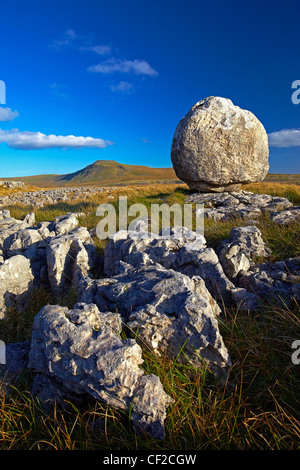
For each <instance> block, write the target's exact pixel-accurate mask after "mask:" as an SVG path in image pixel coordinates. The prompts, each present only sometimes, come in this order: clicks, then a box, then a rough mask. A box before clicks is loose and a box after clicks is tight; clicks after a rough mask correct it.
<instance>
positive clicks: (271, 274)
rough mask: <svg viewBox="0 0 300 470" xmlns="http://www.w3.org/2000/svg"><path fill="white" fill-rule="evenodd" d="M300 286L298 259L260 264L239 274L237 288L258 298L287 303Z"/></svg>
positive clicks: (299, 259) (299, 260)
mask: <svg viewBox="0 0 300 470" xmlns="http://www.w3.org/2000/svg"><path fill="white" fill-rule="evenodd" d="M299 285H300V257H296V258H289V259H285V260H283V261H278V262H275V263H261V264H256V265H254V266H252V267H251V268H250V269H249V270H248V271H247V272H243V273H241V276H240V278H239V286H240V287H243V288H245V289H247V291H249V292H253V293H255V294H256V295H258V296H259V297H260V298H264V299H266V300H269V299H271V300H274V299H276V298H280V299H282V300H285V301H289V300H290V299H291V298H292V297H293V296H294V295H295V294H296V292H297V286H298V288H299Z"/></svg>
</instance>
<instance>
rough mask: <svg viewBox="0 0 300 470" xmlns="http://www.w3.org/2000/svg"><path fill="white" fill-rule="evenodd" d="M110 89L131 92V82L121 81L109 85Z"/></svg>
mask: <svg viewBox="0 0 300 470" xmlns="http://www.w3.org/2000/svg"><path fill="white" fill-rule="evenodd" d="M110 89H111V91H119V92H120V93H127V94H128V93H132V92H133V85H132V83H128V82H124V81H121V82H119V83H118V84H117V85H111V87H110Z"/></svg>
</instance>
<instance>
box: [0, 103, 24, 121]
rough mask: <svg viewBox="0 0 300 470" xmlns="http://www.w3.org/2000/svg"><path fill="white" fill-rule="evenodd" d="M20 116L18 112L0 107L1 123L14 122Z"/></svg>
mask: <svg viewBox="0 0 300 470" xmlns="http://www.w3.org/2000/svg"><path fill="white" fill-rule="evenodd" d="M18 116H20V115H19V113H18V111H13V110H12V109H10V108H1V107H0V121H1V122H7V121H13V120H14V119H15V118H16V117H18Z"/></svg>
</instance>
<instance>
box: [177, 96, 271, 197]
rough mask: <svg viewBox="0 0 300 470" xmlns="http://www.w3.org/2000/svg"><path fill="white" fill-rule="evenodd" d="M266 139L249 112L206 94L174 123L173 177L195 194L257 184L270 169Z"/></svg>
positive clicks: (257, 121) (228, 101) (229, 101)
mask: <svg viewBox="0 0 300 470" xmlns="http://www.w3.org/2000/svg"><path fill="white" fill-rule="evenodd" d="M268 159H269V146H268V136H267V133H266V131H265V129H264V126H263V125H262V123H261V122H260V121H259V120H258V119H257V118H256V116H254V114H252V113H251V112H250V111H247V110H244V109H241V108H239V107H238V106H235V105H234V104H233V103H232V101H231V100H230V99H227V98H221V97H218V96H210V97H208V98H206V99H204V100H202V101H199V102H198V103H196V104H195V105H194V106H193V107H192V108H191V109H190V111H189V112H188V113H187V114H186V116H185V117H184V118H183V119H181V121H180V122H179V124H178V126H177V128H176V131H175V134H174V137H173V142H172V149H171V160H172V164H173V167H174V170H175V172H176V175H177V176H178V178H180V179H181V180H183V181H185V182H186V183H187V184H188V185H189V187H190V189H192V190H195V191H204V192H205V191H206V192H209V191H212V192H223V191H231V190H236V189H238V188H239V187H240V186H241V185H242V184H246V183H252V182H257V181H262V180H263V179H264V177H265V176H266V174H267V173H268V170H269V163H268Z"/></svg>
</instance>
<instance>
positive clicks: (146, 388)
mask: <svg viewBox="0 0 300 470" xmlns="http://www.w3.org/2000/svg"><path fill="white" fill-rule="evenodd" d="M120 333H121V321H120V316H119V314H117V313H111V312H107V313H102V312H100V311H99V310H98V308H97V307H96V305H86V304H82V303H81V304H80V303H79V304H76V305H75V306H74V308H73V309H72V310H68V308H66V307H60V306H50V305H48V306H45V307H43V308H42V310H41V311H40V312H39V313H38V314H37V316H36V317H35V320H34V324H33V332H32V342H31V347H30V354H29V364H28V366H29V368H31V369H34V370H35V371H38V372H39V373H43V374H45V375H46V376H49V377H50V378H54V379H55V380H56V381H58V382H59V383H61V384H63V386H64V387H66V388H67V389H69V390H71V391H72V392H73V393H77V394H79V395H82V394H90V395H92V396H93V397H95V398H96V399H100V400H101V401H103V402H104V403H107V404H109V405H111V406H113V407H115V408H118V409H122V410H127V411H129V410H131V419H132V420H133V422H134V424H135V426H136V427H137V429H138V430H143V431H146V432H149V433H150V434H152V435H153V436H154V437H155V438H160V439H162V438H163V437H164V420H165V418H166V408H167V406H168V405H169V404H170V403H172V402H173V399H172V398H171V397H169V396H168V395H167V394H166V393H165V392H164V390H163V387H162V384H161V382H160V379H159V378H158V377H157V376H155V375H153V374H149V375H145V374H144V372H143V370H142V369H141V368H140V367H139V365H140V364H142V362H143V359H142V350H141V348H140V347H139V345H138V344H137V343H136V341H134V340H133V339H126V340H121V339H120V336H119V335H120ZM40 385H41V384H40ZM40 393H41V391H40Z"/></svg>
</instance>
